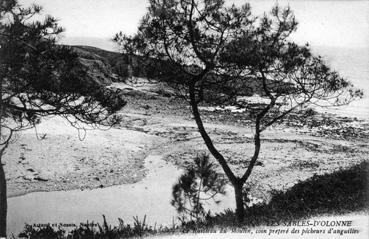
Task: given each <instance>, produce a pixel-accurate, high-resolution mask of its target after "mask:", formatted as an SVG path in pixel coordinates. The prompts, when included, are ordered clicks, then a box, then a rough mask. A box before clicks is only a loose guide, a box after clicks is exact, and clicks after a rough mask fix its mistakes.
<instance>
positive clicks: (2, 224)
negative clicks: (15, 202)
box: [0, 156, 8, 237]
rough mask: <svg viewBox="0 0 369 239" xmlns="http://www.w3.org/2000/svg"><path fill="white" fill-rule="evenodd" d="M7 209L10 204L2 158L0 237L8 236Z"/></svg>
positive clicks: (0, 175)
mask: <svg viewBox="0 0 369 239" xmlns="http://www.w3.org/2000/svg"><path fill="white" fill-rule="evenodd" d="M0 157H1V156H0ZM7 209H8V204H7V198H6V179H5V172H4V167H3V164H2V162H1V159H0V237H6V215H7Z"/></svg>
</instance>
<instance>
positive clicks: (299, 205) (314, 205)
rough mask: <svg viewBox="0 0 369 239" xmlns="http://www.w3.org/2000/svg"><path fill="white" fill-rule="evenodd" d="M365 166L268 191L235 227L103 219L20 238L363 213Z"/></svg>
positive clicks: (225, 217)
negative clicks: (265, 199) (269, 196)
mask: <svg viewBox="0 0 369 239" xmlns="http://www.w3.org/2000/svg"><path fill="white" fill-rule="evenodd" d="M368 175H369V163H368V162H362V163H360V164H358V165H355V166H354V167H351V168H349V169H345V170H339V171H336V172H334V173H332V174H325V175H315V176H313V177H312V178H310V179H308V180H306V181H303V182H300V183H298V184H296V185H295V186H293V187H292V188H290V189H289V190H287V191H284V192H279V191H275V192H272V194H273V197H272V199H271V201H270V202H269V203H267V204H259V205H254V206H252V207H250V208H248V209H247V216H246V219H245V221H244V223H242V224H241V225H240V224H237V222H236V217H235V214H234V212H233V211H231V210H227V211H225V212H224V213H221V214H218V215H216V216H213V217H207V218H205V219H204V220H199V221H182V224H181V225H172V226H169V227H156V226H149V225H147V224H146V217H145V218H143V219H142V220H139V218H137V217H135V218H134V224H133V225H132V226H131V225H129V224H125V223H124V222H123V220H121V219H119V222H120V224H119V226H116V227H112V226H109V225H108V223H107V222H106V220H105V217H103V219H104V220H103V223H102V224H101V225H100V224H98V226H97V227H90V226H89V225H83V226H80V227H78V228H76V229H74V230H73V231H71V232H68V233H66V232H65V231H64V230H62V229H55V228H52V227H44V228H37V227H32V226H30V225H27V226H26V227H25V229H24V231H23V232H22V233H21V234H20V235H19V237H20V238H32V239H44V238H45V239H46V238H50V239H65V238H68V239H87V238H89V239H90V238H96V239H103V238H128V237H140V236H143V235H155V234H168V233H181V232H191V231H198V230H208V229H214V228H232V227H249V226H259V225H269V224H270V222H271V221H279V222H283V221H289V220H296V219H302V218H309V217H313V216H318V215H322V214H325V215H337V214H344V213H349V212H359V211H367V210H368V208H369V205H368V198H369V194H368V193H369V192H368Z"/></svg>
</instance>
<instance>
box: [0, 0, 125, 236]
mask: <svg viewBox="0 0 369 239" xmlns="http://www.w3.org/2000/svg"><path fill="white" fill-rule="evenodd" d="M41 10H42V8H41V7H40V6H37V5H33V6H31V7H28V8H25V7H22V6H21V5H19V4H18V2H17V0H1V1H0V96H1V102H0V237H6V215H7V203H6V202H7V193H6V177H5V172H4V169H3V162H2V155H3V153H4V151H5V149H6V148H7V146H8V145H9V143H10V142H11V140H12V139H14V137H13V136H14V133H16V132H18V131H21V130H25V129H29V128H32V127H35V125H36V124H37V123H39V121H40V119H41V117H45V116H61V117H63V118H65V119H67V120H68V121H69V122H70V123H71V125H72V126H74V127H76V128H78V129H86V128H89V127H92V128H94V127H96V126H98V125H106V126H109V127H110V126H113V125H114V124H115V123H117V122H118V121H119V118H118V117H116V116H114V113H115V112H116V111H117V110H119V109H120V108H121V107H123V106H124V105H125V103H126V102H125V101H124V99H123V98H122V97H121V95H118V94H115V92H113V91H111V90H106V89H103V88H101V86H100V85H98V84H94V83H91V81H88V80H87V72H86V70H87V69H86V68H85V67H84V66H83V65H82V64H81V62H80V60H79V58H78V55H77V54H76V53H75V52H73V51H72V49H71V48H69V47H67V46H61V45H57V44H56V40H57V38H58V35H59V34H60V33H61V32H62V31H63V29H62V28H60V27H59V26H58V24H57V21H56V20H55V19H54V18H53V17H50V16H46V18H45V19H44V20H43V21H39V20H38V19H39V14H40V13H41ZM81 122H82V124H81Z"/></svg>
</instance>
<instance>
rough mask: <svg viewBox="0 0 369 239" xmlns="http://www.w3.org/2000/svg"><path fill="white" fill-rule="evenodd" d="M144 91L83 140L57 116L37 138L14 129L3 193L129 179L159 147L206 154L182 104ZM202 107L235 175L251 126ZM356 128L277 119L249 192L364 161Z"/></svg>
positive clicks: (181, 155) (173, 156) (173, 154)
mask: <svg viewBox="0 0 369 239" xmlns="http://www.w3.org/2000/svg"><path fill="white" fill-rule="evenodd" d="M149 96H150V97H142V96H139V97H135V96H132V97H131V98H130V99H129V102H130V103H129V105H128V106H127V107H126V108H125V109H124V110H123V111H122V112H121V114H122V115H123V116H124V120H123V122H122V123H121V125H120V126H119V127H117V128H114V129H110V130H93V131H88V132H87V135H86V137H85V139H84V140H82V141H81V140H80V139H79V137H78V131H77V130H76V129H74V128H72V127H71V126H69V125H68V123H67V122H65V121H63V120H62V119H59V118H51V119H48V120H44V121H43V122H42V123H41V124H40V125H39V126H38V127H37V132H38V134H39V136H40V135H42V134H43V133H45V134H46V136H45V137H44V139H42V140H38V139H37V137H36V133H35V130H28V131H25V132H23V133H22V134H20V135H19V138H18V139H17V141H16V142H15V143H13V144H12V145H11V146H10V147H9V148H8V150H7V152H6V155H5V164H6V165H5V170H6V177H7V181H8V191H9V196H10V197H11V196H16V195H20V194H24V193H29V192H34V191H56V190H71V189H81V190H85V189H92V188H98V187H108V186H111V185H118V184H127V183H133V182H137V181H139V180H141V179H142V178H143V177H144V175H145V173H146V172H147V171H146V170H147V169H146V168H145V167H144V160H143V159H144V158H145V157H146V156H148V155H150V154H153V153H154V154H155V153H156V154H158V153H159V154H161V155H164V157H165V159H166V160H167V161H168V162H172V163H173V164H175V165H177V166H178V167H183V166H185V165H186V164H188V163H189V161H191V160H192V159H193V157H194V156H196V155H197V154H199V153H206V152H207V151H206V148H205V146H204V144H203V141H202V138H201V137H200V135H199V133H198V132H197V128H196V125H195V123H194V121H193V120H192V119H191V115H190V114H189V112H188V108H186V107H185V104H182V105H179V103H177V101H176V100H173V98H168V97H161V96H158V95H157V94H154V93H152V94H150V95H149ZM204 113H205V120H204V121H205V122H206V128H207V129H208V131H209V133H210V135H211V137H212V138H213V139H214V142H215V144H216V146H217V147H218V148H219V149H220V151H221V152H222V153H224V155H225V157H226V158H229V161H230V163H231V167H232V168H233V169H234V170H235V171H237V172H239V173H242V172H243V171H244V169H245V166H247V162H248V160H249V158H250V156H251V155H252V151H253V144H252V130H251V128H250V127H249V126H247V123H245V122H243V121H242V120H240V119H239V118H237V116H235V117H229V113H227V112H226V113H224V117H223V116H222V114H220V115H219V113H216V112H215V113H209V112H204ZM349 124H351V125H354V126H355V125H356V123H355V122H352V121H351V122H349ZM350 127H351V126H350ZM355 127H356V126H355ZM357 127H358V128H357V129H358V130H359V131H360V134H357V133H355V132H356V131H355V132H354V133H352V137H340V135H338V136H337V135H336V134H337V132H336V131H337V130H336V131H334V132H335V133H336V134H334V133H332V134H328V133H327V132H328V131H329V128H327V127H325V128H324V127H321V128H316V129H311V128H306V127H298V126H293V127H286V126H285V125H279V126H277V127H274V128H271V129H269V130H267V131H266V132H265V133H264V134H263V136H262V149H261V154H260V163H259V164H258V166H257V167H256V168H255V170H254V172H253V175H252V177H251V178H252V180H251V181H250V184H251V185H253V187H252V188H253V190H252V191H253V193H254V194H255V195H256V196H258V197H267V195H262V193H261V192H265V191H270V189H277V190H280V189H284V188H287V187H290V186H292V185H294V184H295V183H297V182H298V181H300V180H305V179H307V178H309V177H311V176H312V175H314V174H324V173H329V172H332V171H334V170H337V169H339V168H346V167H349V166H351V165H355V164H357V163H359V162H361V161H364V160H368V159H367V155H368V153H369V147H368V146H369V137H367V136H368V135H369V130H368V129H369V127H368V125H367V124H365V123H359V124H358V126H357ZM324 130H326V131H327V130H328V131H327V132H325V131H324ZM336 136H337V137H336Z"/></svg>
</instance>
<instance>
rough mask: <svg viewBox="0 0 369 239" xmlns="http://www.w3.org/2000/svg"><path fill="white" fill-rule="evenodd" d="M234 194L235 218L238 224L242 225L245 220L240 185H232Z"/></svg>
mask: <svg viewBox="0 0 369 239" xmlns="http://www.w3.org/2000/svg"><path fill="white" fill-rule="evenodd" d="M233 187H234V193H235V198H236V216H237V221H238V223H242V222H243V219H244V218H245V207H244V205H243V197H242V188H243V184H242V183H236V184H234V185H233Z"/></svg>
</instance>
